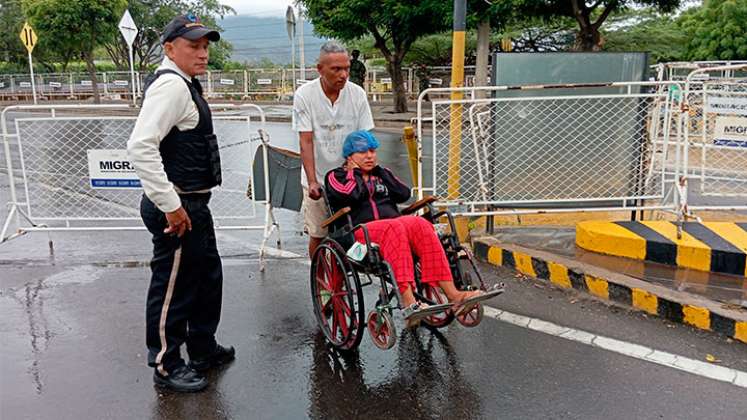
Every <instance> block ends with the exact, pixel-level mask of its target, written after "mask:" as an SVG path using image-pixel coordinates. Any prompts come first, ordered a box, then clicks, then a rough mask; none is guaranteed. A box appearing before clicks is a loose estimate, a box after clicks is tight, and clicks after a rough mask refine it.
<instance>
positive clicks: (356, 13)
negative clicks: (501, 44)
mask: <svg viewBox="0 0 747 420" xmlns="http://www.w3.org/2000/svg"><path fill="white" fill-rule="evenodd" d="M298 2H299V3H300V4H302V5H303V6H304V7H305V9H306V12H307V15H308V17H309V20H310V21H311V23H312V24H313V25H314V31H315V32H317V33H318V34H320V35H323V36H328V37H333V38H338V39H341V40H343V41H352V40H355V39H358V38H361V37H363V36H365V35H369V34H370V35H371V36H373V39H374V45H375V46H376V48H377V49H378V50H379V51H380V52H381V54H382V55H383V56H384V58H385V59H386V63H387V70H388V71H389V75H390V76H391V78H392V89H393V90H394V111H395V112H407V97H406V94H405V86H404V77H403V75H402V63H403V61H404V58H405V55H406V54H407V52H408V51H409V50H410V47H411V46H412V44H413V43H414V42H415V41H416V40H417V39H418V38H419V37H421V36H423V35H428V34H433V33H438V32H441V31H443V30H446V29H448V20H446V19H444V18H445V17H446V16H450V14H451V8H452V4H451V2H450V1H444V0H298Z"/></svg>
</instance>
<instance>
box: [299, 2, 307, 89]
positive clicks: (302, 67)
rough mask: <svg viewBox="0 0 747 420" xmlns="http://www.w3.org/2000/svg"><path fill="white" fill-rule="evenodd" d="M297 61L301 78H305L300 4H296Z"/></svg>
mask: <svg viewBox="0 0 747 420" xmlns="http://www.w3.org/2000/svg"><path fill="white" fill-rule="evenodd" d="M298 22H299V23H300V25H298V61H299V66H300V68H301V74H300V76H301V80H306V55H305V54H304V44H303V13H301V6H298Z"/></svg>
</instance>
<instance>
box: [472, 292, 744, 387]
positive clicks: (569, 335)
mask: <svg viewBox="0 0 747 420" xmlns="http://www.w3.org/2000/svg"><path fill="white" fill-rule="evenodd" d="M485 315H487V316H489V317H491V318H493V319H496V320H498V321H502V322H507V323H509V324H513V325H516V326H519V327H522V328H527V329H530V330H533V331H538V332H541V333H544V334H548V335H552V336H555V337H560V338H564V339H566V340H570V341H575V342H577V343H582V344H586V345H589V346H592V347H598V348H601V349H604V350H608V351H611V352H614V353H618V354H622V355H624V356H628V357H632V358H635V359H639V360H645V361H647V362H651V363H656V364H659V365H662V366H667V367H670V368H672V369H677V370H681V371H684V372H688V373H692V374H693V375H698V376H703V377H705V378H710V379H715V380H717V381H721V382H728V383H730V384H732V385H736V386H739V387H742V388H747V372H742V371H739V370H736V369H731V368H728V367H724V366H718V365H713V364H710V363H706V362H701V361H700V360H695V359H690V358H687V357H683V356H678V355H676V354H671V353H667V352H663V351H659V350H656V349H653V348H650V347H646V346H641V345H639V344H633V343H629V342H627V341H622V340H617V339H614V338H609V337H604V336H601V335H596V334H592V333H589V332H586V331H583V330H577V329H575V328H570V327H564V326H562V325H558V324H554V323H552V322H548V321H543V320H541V319H537V318H530V317H528V316H524V315H518V314H514V313H511V312H508V311H502V310H500V309H495V308H492V307H489V306H485Z"/></svg>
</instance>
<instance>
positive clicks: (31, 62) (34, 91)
mask: <svg viewBox="0 0 747 420" xmlns="http://www.w3.org/2000/svg"><path fill="white" fill-rule="evenodd" d="M29 70H30V71H31V93H32V94H33V95H34V105H36V104H37V102H36V82H35V81H34V63H33V61H31V52H30V51H29Z"/></svg>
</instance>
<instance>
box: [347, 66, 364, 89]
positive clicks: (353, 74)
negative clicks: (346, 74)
mask: <svg viewBox="0 0 747 420" xmlns="http://www.w3.org/2000/svg"><path fill="white" fill-rule="evenodd" d="M350 81H351V82H353V83H355V84H356V85H358V86H360V87H363V83H364V82H365V81H366V66H365V65H364V64H363V62H362V61H360V60H356V59H352V60H350Z"/></svg>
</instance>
